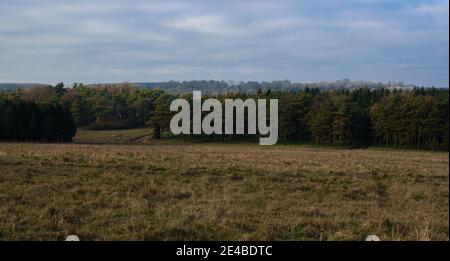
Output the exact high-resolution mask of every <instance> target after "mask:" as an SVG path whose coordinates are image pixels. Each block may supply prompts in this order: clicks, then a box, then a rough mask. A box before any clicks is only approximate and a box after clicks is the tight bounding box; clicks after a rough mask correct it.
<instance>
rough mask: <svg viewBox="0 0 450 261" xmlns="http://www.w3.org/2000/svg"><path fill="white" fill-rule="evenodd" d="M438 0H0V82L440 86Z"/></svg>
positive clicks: (444, 46)
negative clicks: (347, 82) (208, 81)
mask: <svg viewBox="0 0 450 261" xmlns="http://www.w3.org/2000/svg"><path fill="white" fill-rule="evenodd" d="M448 19H449V4H448V0H428V1H427V0H422V1H417V0H408V1H406V0H404V1H400V0H327V1H325V0H324V1H313V0H311V1H298V0H285V1H284V0H274V1H268V0H249V1H246V0H227V1H219V0H217V1H215V0H214V1H213V0H195V1H194V0H180V1H170V0H165V1H152V0H147V1H144V0H133V1H125V0H123V1H119V0H95V1H93V0H91V1H89V0H70V1H65V0H1V1H0V82H42V83H55V82H58V81H64V82H84V83H96V82H123V81H130V82H136V81H165V80H193V79H216V80H258V81H267V80H269V81H271V80H283V79H288V80H291V81H297V82H311V81H322V80H324V81H334V80H338V79H342V78H350V79H353V80H374V81H389V80H393V81H404V82H405V83H414V84H420V85H427V86H431V85H437V86H448V84H449V74H448V70H449V22H448Z"/></svg>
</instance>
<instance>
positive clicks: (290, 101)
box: [0, 83, 449, 150]
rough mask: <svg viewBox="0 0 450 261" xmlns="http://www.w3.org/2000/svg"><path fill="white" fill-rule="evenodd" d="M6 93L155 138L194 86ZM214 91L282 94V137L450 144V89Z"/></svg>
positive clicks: (82, 122)
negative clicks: (147, 130)
mask: <svg viewBox="0 0 450 261" xmlns="http://www.w3.org/2000/svg"><path fill="white" fill-rule="evenodd" d="M2 96H3V97H4V98H3V100H5V97H6V100H9V102H11V101H10V100H12V99H16V100H20V101H21V102H24V103H30V104H29V105H27V106H29V107H30V108H31V107H33V106H35V107H36V106H37V107H41V106H43V105H42V104H46V105H45V106H47V107H45V106H44V107H42V108H41V109H40V110H41V111H42V112H43V113H44V112H45V111H47V110H49V108H48V106H53V107H52V108H61V109H60V110H63V111H65V112H66V114H68V113H69V112H70V113H71V116H72V119H73V123H74V124H75V125H76V126H77V127H82V128H89V129H119V128H137V127H144V126H151V127H153V128H154V137H155V138H163V137H165V136H170V132H169V123H170V119H171V117H172V116H173V114H174V113H173V112H170V110H169V106H170V103H171V101H172V100H173V99H175V98H177V97H181V98H185V99H187V100H190V101H191V102H192V93H185V94H177V95H175V94H169V93H167V92H166V91H164V90H161V89H159V88H154V89H148V88H139V87H136V86H134V85H132V84H127V83H124V84H120V85H117V84H114V85H102V86H97V87H88V86H85V85H83V84H74V86H73V87H72V88H64V85H63V84H58V85H56V86H46V87H36V88H26V89H20V90H15V91H9V92H3V94H2V95H0V99H1V97H2ZM209 97H213V98H216V99H219V100H220V101H222V104H223V101H224V100H225V99H237V98H240V99H243V100H245V99H247V98H253V99H278V101H279V141H281V142H292V143H313V144H320V145H327V146H330V145H331V146H347V147H366V146H370V145H377V146H387V147H397V148H414V149H430V150H448V124H449V110H448V98H449V91H448V89H440V88H414V89H411V90H402V89H394V90H390V89H387V88H368V87H362V88H357V89H351V90H348V89H339V90H321V89H319V88H308V87H306V88H302V89H296V90H290V91H277V90H275V91H273V90H271V89H258V90H257V91H256V92H250V93H245V92H225V93H222V94H210V95H209V96H208V95H206V96H204V97H203V99H207V98H209ZM33 108H34V107H33ZM53 110H58V109H53ZM44 114H45V113H44ZM2 115H3V113H2ZM29 115H31V114H29ZM9 117H12V116H9ZM2 122H5V121H4V120H3V121H2ZM61 124H62V123H61ZM0 126H2V125H0ZM3 126H4V125H3ZM2 129H3V127H2ZM183 138H184V139H195V140H197V139H205V140H211V139H214V140H223V141H228V140H236V139H245V140H256V138H258V137H255V136H254V135H220V136H205V135H190V136H186V137H183Z"/></svg>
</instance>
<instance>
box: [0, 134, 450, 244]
mask: <svg viewBox="0 0 450 261" xmlns="http://www.w3.org/2000/svg"><path fill="white" fill-rule="evenodd" d="M85 134H88V133H85ZM100 134H101V133H97V134H95V135H100ZM91 135H93V134H91ZM78 138H79V137H78ZM78 140H80V139H78ZM448 177H449V169H448V153H443V152H416V151H386V150H342V149H322V148H303V147H298V146H270V147H266V146H257V145H250V144H246V145H239V144H233V145H230V144H228V145H227V144H191V145H189V144H178V145H177V144H159V143H157V142H150V143H148V144H147V145H120V144H118V145H92V144H15V143H0V239H1V240H20V239H26V240H61V239H63V238H64V237H65V236H67V235H69V234H77V235H79V236H80V238H81V239H82V240H234V239H239V240H363V239H364V238H365V237H366V236H367V235H369V234H376V235H378V236H379V237H380V238H381V239H382V240H448V238H449V235H448V229H449V226H448V225H449V224H448V218H449V217H448V211H449V205H448V200H449V195H448V192H449V188H448V185H449V183H448Z"/></svg>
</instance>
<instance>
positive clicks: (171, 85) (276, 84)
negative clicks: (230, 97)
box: [134, 79, 415, 94]
mask: <svg viewBox="0 0 450 261" xmlns="http://www.w3.org/2000/svg"><path fill="white" fill-rule="evenodd" d="M134 84H135V85H137V86H139V87H143V88H150V89H154V88H160V89H162V90H165V91H167V92H169V93H171V94H180V93H188V92H192V91H194V90H200V91H202V92H204V93H205V94H223V93H226V92H241V93H242V92H245V93H256V92H258V91H259V90H261V91H263V92H265V91H267V90H271V91H298V90H302V89H306V88H319V89H321V90H338V89H347V90H353V89H358V88H361V87H367V88H369V89H378V88H383V87H384V88H389V89H412V88H414V87H415V86H414V85H404V84H403V83H397V82H396V83H392V82H391V83H380V82H371V81H350V80H348V79H344V80H339V81H335V82H317V83H293V82H290V81H272V82H256V81H248V82H242V81H183V82H178V81H169V82H140V83H134Z"/></svg>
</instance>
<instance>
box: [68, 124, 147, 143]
mask: <svg viewBox="0 0 450 261" xmlns="http://www.w3.org/2000/svg"><path fill="white" fill-rule="evenodd" d="M152 134H153V129H152V128H141V129H125V130H96V131H92V130H84V129H78V130H77V135H76V136H75V137H74V142H77V143H95V144H123V143H145V142H147V141H150V140H151V136H152Z"/></svg>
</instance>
